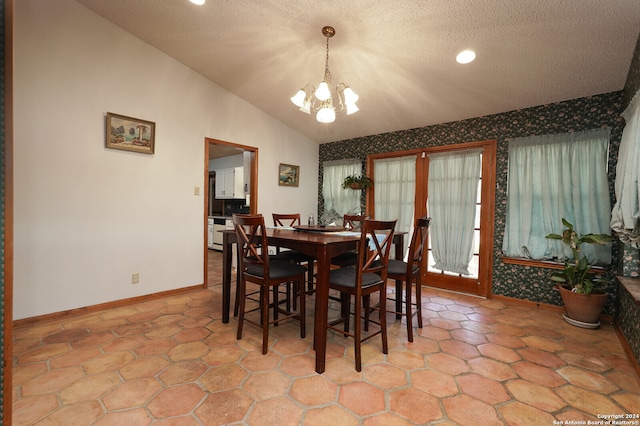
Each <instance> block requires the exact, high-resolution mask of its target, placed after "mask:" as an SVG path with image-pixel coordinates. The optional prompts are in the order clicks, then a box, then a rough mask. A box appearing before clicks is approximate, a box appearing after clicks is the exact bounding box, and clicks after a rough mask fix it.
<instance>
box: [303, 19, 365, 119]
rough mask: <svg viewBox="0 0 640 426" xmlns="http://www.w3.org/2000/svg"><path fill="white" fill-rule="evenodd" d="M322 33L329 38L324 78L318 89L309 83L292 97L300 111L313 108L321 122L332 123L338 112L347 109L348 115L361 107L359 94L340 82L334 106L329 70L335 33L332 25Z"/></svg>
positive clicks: (309, 112) (324, 28)
mask: <svg viewBox="0 0 640 426" xmlns="http://www.w3.org/2000/svg"><path fill="white" fill-rule="evenodd" d="M322 34H323V35H324V36H325V37H326V38H327V51H326V57H325V66H324V79H323V80H322V82H321V83H320V84H319V85H318V89H317V90H316V88H315V86H313V85H312V84H307V85H306V86H305V87H303V88H302V89H300V90H298V92H297V93H296V94H295V95H294V96H293V97H291V102H293V104H294V105H296V106H297V107H298V108H299V109H300V111H302V112H305V113H307V114H311V110H313V111H314V112H316V113H317V114H316V119H317V120H318V121H319V122H321V123H332V122H333V121H335V119H336V113H339V112H342V111H344V110H346V112H347V115H349V114H353V113H354V112H357V111H358V110H359V108H358V107H357V106H356V102H357V101H358V95H356V94H355V92H354V91H353V90H351V88H350V87H349V86H347V85H346V84H344V83H338V85H337V86H336V88H335V91H336V97H337V101H338V104H337V105H335V106H334V103H333V97H332V96H331V90H330V89H329V86H330V85H331V71H330V70H329V38H330V37H333V36H334V35H335V30H334V29H333V28H332V27H329V26H326V27H323V28H322ZM314 95H315V96H314Z"/></svg>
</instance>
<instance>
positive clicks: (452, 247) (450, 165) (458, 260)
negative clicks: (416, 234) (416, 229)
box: [427, 149, 482, 275]
mask: <svg viewBox="0 0 640 426" xmlns="http://www.w3.org/2000/svg"><path fill="white" fill-rule="evenodd" d="M481 155H482V150H481V149H470V150H463V151H455V152H444V153H437V154H429V197H428V199H427V205H428V211H429V216H431V223H430V225H429V234H430V236H431V251H432V254H433V258H434V260H435V262H436V263H435V265H433V267H434V268H435V269H440V270H443V271H449V272H455V273H457V274H462V275H470V273H469V263H470V262H471V259H472V257H473V235H474V232H473V231H474V228H475V217H476V201H477V195H478V182H479V180H480V171H481V167H482V158H481Z"/></svg>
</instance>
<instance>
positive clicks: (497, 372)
mask: <svg viewBox="0 0 640 426" xmlns="http://www.w3.org/2000/svg"><path fill="white" fill-rule="evenodd" d="M469 366H470V367H471V369H472V370H473V371H474V372H475V373H478V374H480V375H482V376H485V377H487V378H489V379H493V380H497V381H499V382H503V381H505V380H509V379H513V378H515V377H516V373H515V372H514V371H513V369H511V367H510V366H508V365H507V364H505V363H502V362H500V361H495V360H493V359H488V358H474V359H472V360H469Z"/></svg>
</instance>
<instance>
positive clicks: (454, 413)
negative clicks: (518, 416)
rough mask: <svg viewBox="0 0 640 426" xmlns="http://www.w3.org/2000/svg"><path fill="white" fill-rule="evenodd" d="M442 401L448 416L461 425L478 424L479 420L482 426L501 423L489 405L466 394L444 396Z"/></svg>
mask: <svg viewBox="0 0 640 426" xmlns="http://www.w3.org/2000/svg"><path fill="white" fill-rule="evenodd" d="M442 403H443V405H444V409H445V411H446V412H447V415H448V416H449V418H450V419H452V420H453V421H455V422H457V423H459V424H461V425H472V424H478V421H479V420H481V421H482V425H483V426H489V425H502V424H503V423H502V422H501V421H500V419H499V418H498V414H497V413H496V410H495V409H494V408H493V407H492V406H491V405H489V404H486V403H484V402H482V401H478V400H477V399H474V398H471V397H470V396H468V395H458V396H454V397H452V398H446V399H444V400H443V401H442Z"/></svg>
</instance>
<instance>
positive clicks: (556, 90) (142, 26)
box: [77, 0, 640, 143]
mask: <svg viewBox="0 0 640 426" xmlns="http://www.w3.org/2000/svg"><path fill="white" fill-rule="evenodd" d="M77 1H78V2H79V3H81V4H83V5H85V6H86V7H88V8H89V9H91V10H93V11H95V12H96V13H97V14H99V15H101V16H103V17H104V18H106V19H108V20H109V21H111V22H113V23H115V24H116V25H118V26H120V27H122V28H124V29H125V30H127V31H129V32H130V33H132V34H133V35H135V36H136V37H138V38H140V39H142V40H144V41H146V42H147V43H149V44H150V45H152V46H154V47H156V48H157V49H159V50H161V51H163V52H165V53H166V54H167V55H169V56H171V57H173V58H175V59H177V60H178V61H180V62H182V63H183V64H185V65H186V66H188V67H190V68H192V69H193V70H195V71H197V72H198V73H200V74H202V75H203V76H205V77H206V78H208V79H210V80H211V81H213V82H215V83H217V84H218V85H220V86H222V87H224V88H225V89H227V90H228V91H230V92H232V93H234V94H236V95H237V96H239V97H240V98H243V99H244V100H246V101H247V102H249V103H251V104H253V105H255V106H256V107H257V108H259V109H261V110H263V111H265V112H267V113H268V114H270V115H272V116H273V117H275V118H276V119H278V120H280V121H282V122H283V123H285V124H286V125H288V126H290V127H292V128H294V129H297V130H298V131H299V132H301V133H303V134H305V135H307V136H308V137H309V138H311V139H313V140H315V141H317V142H319V143H323V142H329V141H336V140H342V139H350V138H354V137H360V136H367V135H372V134H379V133H385V132H390V131H395V130H403V129H410V128H416V127H424V126H429V125H433V124H440V123H445V122H450V121H458V120H463V119H466V118H472V117H479V116H484V115H489V114H496V113H500V112H505V111H511V110H515V109H520V108H526V107H530V106H535V105H542V104H547V103H551V102H557V101H563V100H568V99H575V98H579V97H583V96H589V95H595V94H601V93H607V92H612V91H617V90H622V88H623V87H624V83H625V80H626V77H627V72H628V69H629V65H630V63H631V59H632V55H633V51H634V48H635V45H636V41H637V39H638V34H639V32H640V2H638V0H607V1H603V0H562V1H558V0H430V1H426V0H399V1H390V0H386V1H385V0H348V1H346V0H323V1H301V0H260V1H255V0H206V3H205V4H204V5H203V6H196V5H194V4H192V3H190V2H189V1H188V0H135V1H132V0H109V1H105V0H77ZM325 25H331V26H333V27H334V28H335V30H336V35H335V36H334V37H333V38H331V39H330V60H329V66H330V69H331V74H332V76H333V83H334V85H335V84H336V83H338V82H344V83H346V84H347V85H349V86H350V87H351V88H352V89H353V90H354V91H355V92H357V93H358V95H360V100H359V102H358V107H359V108H360V111H359V112H357V113H356V114H353V115H349V116H347V115H343V114H338V116H337V118H336V121H335V122H334V123H332V124H320V123H318V122H317V121H316V120H315V117H314V115H313V114H312V115H307V114H304V113H302V112H299V111H298V109H297V108H296V107H295V106H294V105H293V104H292V103H291V101H290V100H289V98H290V97H291V96H293V95H294V94H295V92H296V91H297V90H298V89H300V88H301V87H303V86H304V85H305V84H307V83H311V84H313V85H314V86H316V87H317V85H318V83H319V82H320V81H321V80H322V77H323V75H324V62H325V48H326V39H325V37H324V36H323V35H322V33H321V29H322V27H323V26H325ZM464 49H473V50H474V51H475V52H476V54H477V58H476V60H475V61H474V62H472V63H470V64H467V65H460V64H458V63H457V62H456V60H455V57H456V55H457V53H458V52H460V51H461V50H464Z"/></svg>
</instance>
